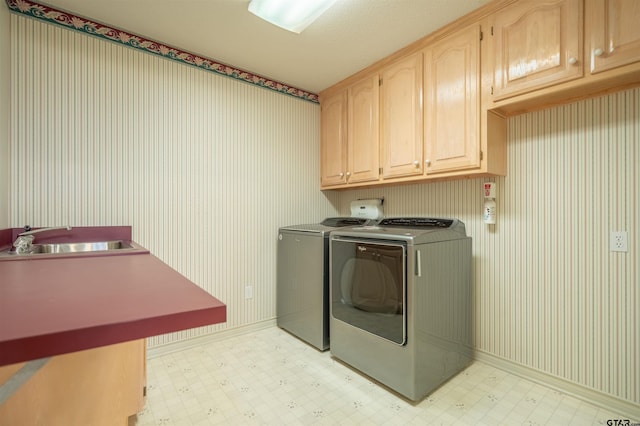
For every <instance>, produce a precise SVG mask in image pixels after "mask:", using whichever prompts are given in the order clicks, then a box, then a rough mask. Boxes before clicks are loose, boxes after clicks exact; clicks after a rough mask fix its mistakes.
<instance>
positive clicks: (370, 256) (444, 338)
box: [330, 218, 472, 401]
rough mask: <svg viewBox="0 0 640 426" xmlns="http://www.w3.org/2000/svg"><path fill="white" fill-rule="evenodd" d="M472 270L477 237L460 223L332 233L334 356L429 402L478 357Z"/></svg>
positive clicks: (418, 221) (414, 222) (394, 223)
mask: <svg viewBox="0 0 640 426" xmlns="http://www.w3.org/2000/svg"><path fill="white" fill-rule="evenodd" d="M470 270H471V238H470V237H468V236H467V235H466V231H465V226H464V224H463V223H462V222H460V221H458V220H455V219H434V218H387V219H383V220H381V221H380V222H379V224H378V225H377V226H366V227H357V228H342V229H338V230H335V231H333V232H332V233H331V236H330V288H331V290H330V298H331V302H330V303H331V309H330V312H331V315H330V329H331V354H332V355H333V356H335V357H336V358H338V359H340V360H342V361H344V362H346V363H347V364H350V365H351V366H353V367H355V368H356V369H358V370H360V371H362V372H363V373H365V374H367V375H368V376H370V377H372V378H373V379H375V380H377V381H379V382H380V383H382V384H384V385H386V386H388V387H389V388H391V389H393V390H395V391H396V392H398V393H400V394H401V395H404V396H405V397H407V398H409V399H411V400H414V401H417V400H420V399H422V398H423V397H424V396H426V395H427V394H428V393H430V392H432V391H433V390H435V389H436V388H437V387H438V386H440V385H441V384H442V383H443V382H445V381H446V380H447V379H449V378H450V377H451V376H453V375H455V374H456V373H458V372H459V371H461V370H462V369H463V368H465V367H466V366H467V365H468V364H469V363H470V361H471V359H472V347H471V343H472V342H471V303H470V296H471V291H470V285H471V280H470V278H471V275H470V274H471V272H470Z"/></svg>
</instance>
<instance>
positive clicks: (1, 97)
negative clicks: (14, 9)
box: [0, 4, 11, 229]
mask: <svg viewBox="0 0 640 426" xmlns="http://www.w3.org/2000/svg"><path fill="white" fill-rule="evenodd" d="M10 27H11V26H10V14H9V9H8V8H7V7H6V6H5V5H3V4H0V229H2V228H6V227H7V226H9V207H8V203H9V109H10V105H11V98H10V86H11V74H10V70H11V67H10V64H11V43H10V40H11V32H10Z"/></svg>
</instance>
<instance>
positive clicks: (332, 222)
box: [321, 217, 375, 228]
mask: <svg viewBox="0 0 640 426" xmlns="http://www.w3.org/2000/svg"><path fill="white" fill-rule="evenodd" d="M370 222H375V221H373V220H371V219H365V218H361V217H328V218H326V219H325V220H323V221H322V223H321V225H324V226H331V227H333V228H340V227H343V226H363V225H368V224H370Z"/></svg>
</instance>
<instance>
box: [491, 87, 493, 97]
mask: <svg viewBox="0 0 640 426" xmlns="http://www.w3.org/2000/svg"><path fill="white" fill-rule="evenodd" d="M491 94H492V95H493V86H491Z"/></svg>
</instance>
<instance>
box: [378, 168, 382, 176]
mask: <svg viewBox="0 0 640 426" xmlns="http://www.w3.org/2000/svg"><path fill="white" fill-rule="evenodd" d="M378 174H379V175H381V174H382V167H380V168H379V169H378Z"/></svg>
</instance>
